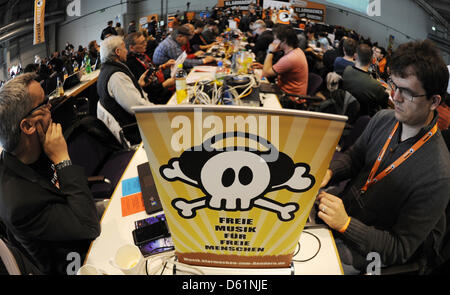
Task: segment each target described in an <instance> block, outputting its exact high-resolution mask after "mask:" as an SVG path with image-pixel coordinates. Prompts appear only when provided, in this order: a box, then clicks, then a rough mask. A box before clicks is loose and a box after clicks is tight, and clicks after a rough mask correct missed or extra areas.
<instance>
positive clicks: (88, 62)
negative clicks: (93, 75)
mask: <svg viewBox="0 0 450 295" xmlns="http://www.w3.org/2000/svg"><path fill="white" fill-rule="evenodd" d="M84 64H85V65H86V74H89V73H90V72H92V68H91V59H90V58H89V55H87V54H86V55H85V56H84Z"/></svg>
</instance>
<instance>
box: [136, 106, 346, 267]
mask: <svg viewBox="0 0 450 295" xmlns="http://www.w3.org/2000/svg"><path fill="white" fill-rule="evenodd" d="M133 110H134V111H135V114H136V118H137V122H138V125H139V129H140V133H141V136H142V139H143V144H144V149H145V152H146V154H147V158H148V161H149V165H148V167H149V168H150V170H151V174H152V176H153V181H154V184H155V187H156V191H157V194H158V195H159V199H160V201H161V205H162V208H163V210H164V214H165V216H166V219H167V223H168V226H169V230H170V232H171V234H172V238H173V242H174V246H175V252H176V255H177V259H178V260H179V261H180V262H183V263H185V264H191V265H198V266H207V267H224V268H258V269H261V268H288V267H290V265H291V262H292V257H293V254H294V252H295V249H296V247H297V243H298V241H299V238H300V235H301V233H302V231H303V228H304V227H305V224H306V222H307V220H308V217H309V215H310V212H311V209H312V207H313V205H314V202H315V199H316V196H317V193H318V191H319V186H320V183H321V182H322V178H323V177H324V175H325V173H326V170H327V168H328V166H329V163H330V161H331V159H332V156H333V154H334V151H335V148H336V145H337V144H338V141H339V138H340V136H341V134H342V131H343V129H344V126H345V122H346V120H347V117H344V116H337V115H331V114H324V113H315V112H306V111H297V110H287V109H267V108H260V107H241V106H206V105H205V106H204V105H175V106H151V107H134V108H133Z"/></svg>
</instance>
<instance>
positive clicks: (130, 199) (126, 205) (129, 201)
mask: <svg viewBox="0 0 450 295" xmlns="http://www.w3.org/2000/svg"><path fill="white" fill-rule="evenodd" d="M120 204H121V206H122V217H126V216H129V215H133V214H136V213H139V212H142V211H144V210H145V206H144V200H143V199H142V193H137V194H133V195H130V196H126V197H122V198H121V199H120Z"/></svg>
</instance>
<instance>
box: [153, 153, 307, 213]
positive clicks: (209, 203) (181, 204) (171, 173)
mask: <svg viewBox="0 0 450 295" xmlns="http://www.w3.org/2000/svg"><path fill="white" fill-rule="evenodd" d="M306 170H307V169H306V168H305V167H304V166H297V167H296V168H295V171H294V173H293V175H292V177H291V178H290V179H289V180H288V181H287V182H285V183H283V184H281V185H277V186H273V187H272V188H270V191H275V190H280V189H283V188H287V189H289V190H291V191H304V190H305V189H308V188H310V187H311V186H312V185H313V181H312V180H311V178H308V177H303V175H304V173H305V172H306ZM161 173H162V174H163V176H164V177H165V178H166V179H167V180H169V181H175V180H181V181H183V182H185V183H187V184H189V185H192V186H195V187H199V184H198V182H197V181H196V180H193V179H191V178H189V177H187V176H186V175H185V174H184V173H183V172H182V171H181V169H180V166H179V161H178V160H175V161H173V162H172V168H169V167H166V168H164V169H163V170H162V171H161ZM222 201H223V200H222ZM240 201H241V204H240V207H241V208H242V210H248V209H250V208H251V207H252V206H251V205H252V204H253V206H255V207H258V208H261V209H265V210H268V211H272V212H275V213H277V215H278V218H279V219H280V220H282V221H289V220H292V219H294V217H295V216H294V213H295V212H296V211H297V210H298V209H299V208H300V207H299V205H298V204H297V203H287V204H281V203H279V202H276V201H274V200H271V199H268V198H265V197H264V196H256V197H254V198H253V199H251V200H250V201H247V200H242V199H241V200H240ZM242 202H245V203H244V204H242ZM250 203H252V204H250ZM221 205H222V204H221V202H220V200H219V202H218V201H217V200H216V199H214V198H213V199H211V198H209V197H207V196H205V197H201V198H198V199H195V200H192V201H188V200H186V199H183V198H177V199H174V200H173V201H172V206H173V207H174V208H176V209H177V211H178V214H179V215H180V216H182V217H184V218H194V217H195V216H196V211H197V210H199V209H202V208H205V207H210V208H213V209H221ZM238 207H239V205H238V204H237V202H236V200H234V202H226V204H225V210H229V211H232V210H236V209H238Z"/></svg>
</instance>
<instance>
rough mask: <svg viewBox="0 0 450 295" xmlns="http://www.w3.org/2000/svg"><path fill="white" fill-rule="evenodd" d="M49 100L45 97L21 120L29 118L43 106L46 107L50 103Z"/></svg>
mask: <svg viewBox="0 0 450 295" xmlns="http://www.w3.org/2000/svg"><path fill="white" fill-rule="evenodd" d="M49 102H50V99H49V97H48V96H45V98H44V101H43V102H41V103H40V104H39V105H37V106H36V107H34V108H33V109H32V110H31V111H29V112H28V113H27V114H26V115H25V116H24V117H23V119H25V118H26V117H28V116H30V115H31V114H32V113H34V112H35V111H37V110H38V109H40V108H42V107H43V106H48V105H49V104H50V103H49Z"/></svg>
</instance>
